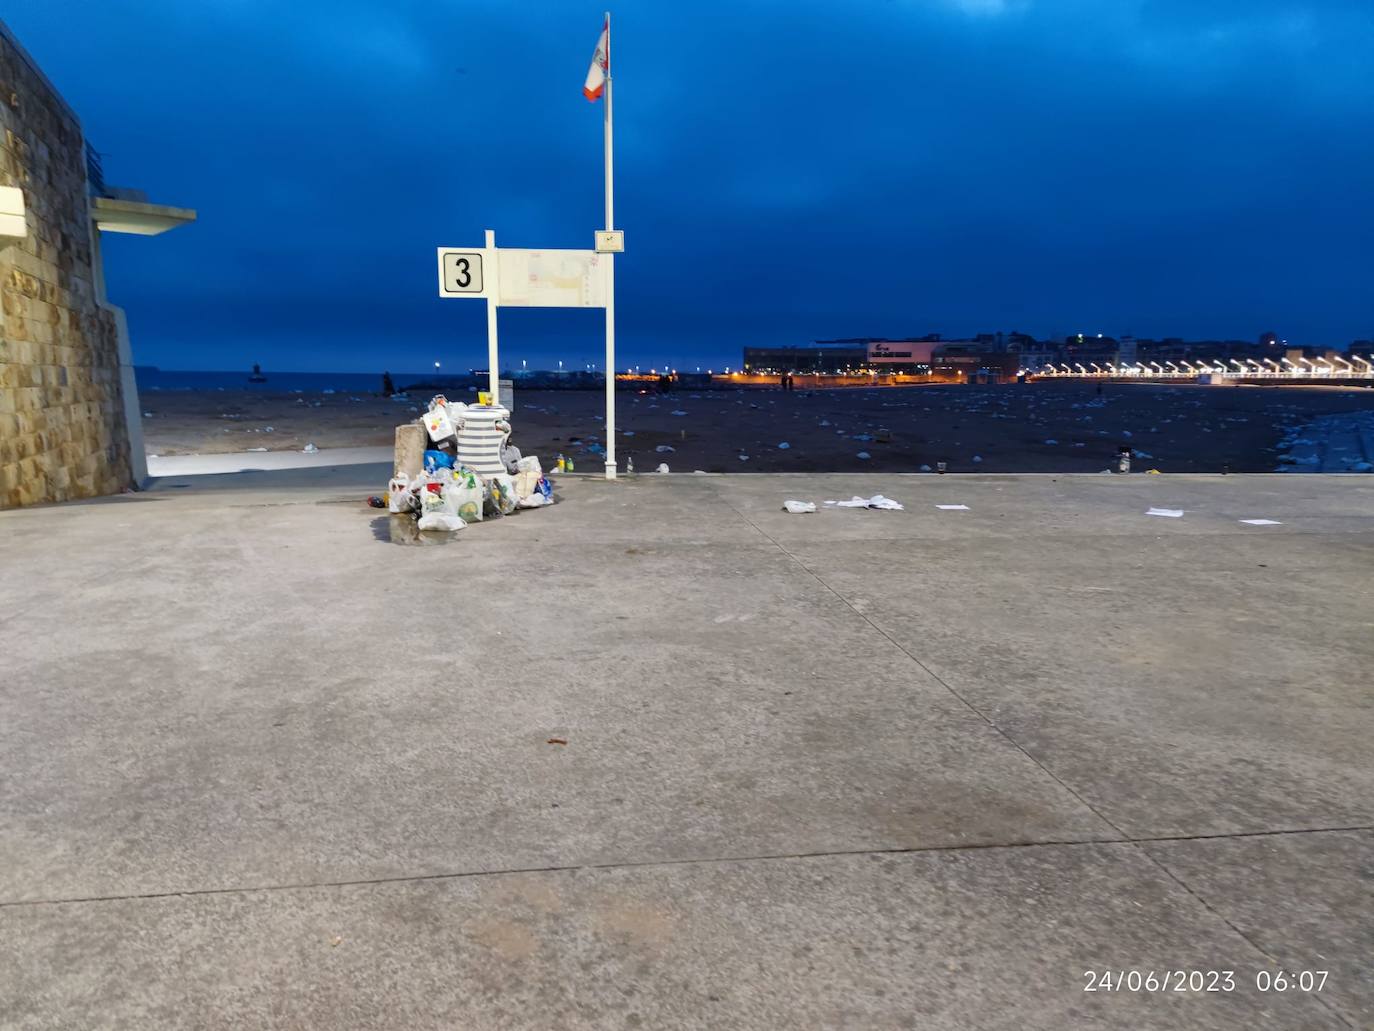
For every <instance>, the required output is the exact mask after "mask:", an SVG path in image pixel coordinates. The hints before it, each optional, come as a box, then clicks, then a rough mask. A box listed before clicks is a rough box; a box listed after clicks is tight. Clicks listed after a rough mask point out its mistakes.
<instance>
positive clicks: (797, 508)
mask: <svg viewBox="0 0 1374 1031" xmlns="http://www.w3.org/2000/svg"><path fill="white" fill-rule="evenodd" d="M782 507H783V508H785V509H787V511H789V512H791V513H792V514H793V515H802V514H804V513H806V512H814V511H816V503H815V502H814V501H793V500H791V499H790V498H789V499H788V500H787V501H784V502H783V503H782Z"/></svg>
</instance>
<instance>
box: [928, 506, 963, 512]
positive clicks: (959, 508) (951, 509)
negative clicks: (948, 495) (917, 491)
mask: <svg viewBox="0 0 1374 1031" xmlns="http://www.w3.org/2000/svg"><path fill="white" fill-rule="evenodd" d="M935 507H936V508H938V509H942V510H943V511H945V512H967V511H968V506H967V505H936V506H935Z"/></svg>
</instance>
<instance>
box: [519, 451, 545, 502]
mask: <svg viewBox="0 0 1374 1031" xmlns="http://www.w3.org/2000/svg"><path fill="white" fill-rule="evenodd" d="M515 465H516V470H517V471H516V473H515V497H516V499H517V500H518V501H519V503H520V507H521V508H535V507H536V505H527V504H525V501H526V500H527V499H528V498H530V497H531V496H532V495H534V494H538V493H539V480H540V479H541V478H542V477H543V475H544V470H543V469H541V468H540V466H539V459H538V458H536V457H535V456H534V455H529V456H527V457H525V458H521V459H520V460H519V461H517V462H516V463H515Z"/></svg>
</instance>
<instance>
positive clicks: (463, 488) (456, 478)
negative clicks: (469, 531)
mask: <svg viewBox="0 0 1374 1031" xmlns="http://www.w3.org/2000/svg"><path fill="white" fill-rule="evenodd" d="M444 489H445V490H446V491H447V492H448V495H449V503H450V504H451V505H452V507H453V511H454V512H456V513H457V514H458V515H460V516H462V519H463V522H465V523H480V522H481V521H482V499H483V497H484V494H483V491H482V481H481V480H479V479H478V478H477V475H476V474H475V473H474V472H473V471H472V470H471V469H464V468H462V467H461V466H460V467H459V468H458V469H455V470H454V471H453V474H452V480H451V481H450V482H449V483H448V485H447V486H445V488H444Z"/></svg>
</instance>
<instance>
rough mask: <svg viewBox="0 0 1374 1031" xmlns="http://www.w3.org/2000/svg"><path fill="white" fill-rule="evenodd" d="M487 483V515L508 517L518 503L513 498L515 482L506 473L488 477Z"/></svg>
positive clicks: (514, 497)
mask: <svg viewBox="0 0 1374 1031" xmlns="http://www.w3.org/2000/svg"><path fill="white" fill-rule="evenodd" d="M486 482H487V503H486V514H487V515H497V516H503V515H510V514H511V513H512V512H514V511H515V509H516V506H517V505H518V504H519V502H518V501H517V499H516V496H515V480H513V479H512V478H511V477H510V476H509V475H508V474H506V473H497V474H496V475H494V476H488V477H487V478H486Z"/></svg>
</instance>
